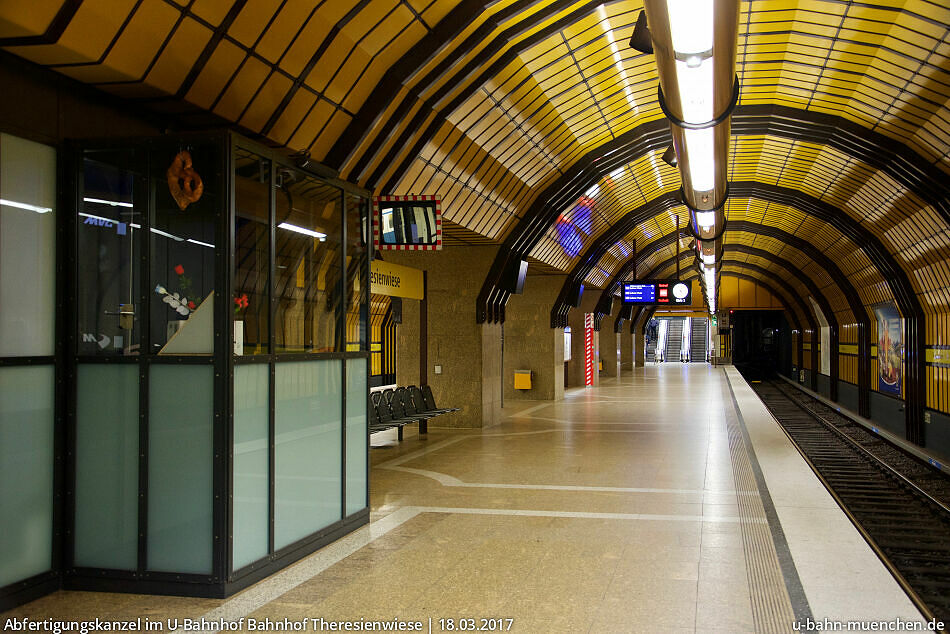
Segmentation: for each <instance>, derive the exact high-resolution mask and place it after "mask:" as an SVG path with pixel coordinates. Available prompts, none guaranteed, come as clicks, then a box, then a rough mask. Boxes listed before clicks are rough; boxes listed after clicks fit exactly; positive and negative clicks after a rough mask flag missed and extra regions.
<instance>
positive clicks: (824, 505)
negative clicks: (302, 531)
mask: <svg viewBox="0 0 950 634" xmlns="http://www.w3.org/2000/svg"><path fill="white" fill-rule="evenodd" d="M508 405H511V407H509V408H506V410H505V411H506V413H507V414H508V415H507V418H506V419H505V421H504V422H503V423H502V424H501V425H499V426H497V427H493V428H490V429H486V430H448V429H439V428H437V427H435V426H434V425H432V424H430V433H429V434H428V438H425V437H423V438H419V437H417V436H415V435H414V434H410V433H407V435H406V439H405V440H404V441H403V442H402V443H396V442H395V441H394V440H393V441H389V440H388V439H387V438H386V437H379V436H376V437H374V444H377V445H380V446H379V448H377V449H374V450H373V452H372V459H373V471H372V511H373V513H372V522H371V524H370V525H369V526H367V527H364V528H362V529H360V530H358V531H356V532H355V533H353V534H351V535H349V536H347V537H345V538H343V539H341V540H339V541H337V542H335V543H334V544H332V545H330V546H329V547H327V548H325V549H323V550H321V551H320V552H318V553H316V554H314V555H313V556H311V557H309V558H307V559H305V560H303V561H302V562H300V563H298V564H297V565H295V566H293V567H291V568H288V569H287V570H285V571H282V572H281V573H278V574H276V575H274V576H272V577H270V578H269V579H267V580H265V581H263V582H261V583H259V584H257V585H256V586H254V587H252V588H250V589H248V590H247V591H245V592H242V593H240V594H238V595H236V596H235V597H232V598H231V599H227V600H224V601H218V600H207V599H182V598H174V597H145V596H138V595H115V594H93V593H78V592H60V593H56V594H54V595H51V596H49V597H46V598H43V599H40V600H38V601H35V602H33V603H31V604H28V605H26V606H23V607H21V608H19V609H17V610H15V611H13V612H11V613H8V614H4V615H2V616H0V618H2V619H5V618H7V617H11V616H16V617H22V616H29V617H31V618H48V617H57V618H67V619H72V618H95V617H99V618H103V619H105V618H130V617H135V616H149V617H151V618H153V619H156V618H179V619H182V618H197V617H201V616H204V617H205V618H206V619H209V620H210V619H221V618H223V619H226V620H228V621H237V620H238V619H240V618H242V617H244V618H254V619H263V618H265V617H266V618H270V619H280V620H282V619H284V618H289V619H291V620H296V619H303V618H323V619H326V620H328V621H339V620H349V621H361V620H363V621H369V620H376V619H378V620H391V619H394V618H396V619H402V620H407V621H416V620H418V621H422V622H423V631H429V626H430V621H429V619H430V618H431V619H432V622H431V628H432V629H431V631H435V632H439V631H443V630H442V629H441V628H440V625H446V624H445V623H441V622H440V619H454V620H455V630H460V629H462V627H464V626H466V625H468V623H467V622H465V623H460V622H459V619H463V618H470V619H475V622H474V624H475V625H486V626H487V625H491V623H490V622H487V621H486V622H482V621H481V619H513V622H512V623H511V629H510V631H512V632H531V633H534V632H732V633H742V632H788V631H793V630H794V628H793V624H794V623H796V622H798V623H802V622H803V621H805V620H806V619H812V620H817V621H822V622H823V623H826V624H827V623H828V622H830V621H871V620H875V621H876V620H884V621H894V620H895V619H897V618H901V619H904V620H912V619H913V620H919V619H921V617H920V614H919V613H918V612H917V610H916V609H915V608H914V606H913V605H912V604H911V602H910V601H909V600H908V599H907V598H906V596H905V595H904V594H903V592H902V591H901V590H900V588H899V587H898V585H897V583H896V582H895V581H894V580H893V578H892V577H891V576H890V575H889V573H888V572H887V571H886V570H885V568H884V566H883V565H882V564H881V563H880V561H879V560H878V559H877V558H876V557H875V555H874V554H873V553H872V552H871V550H870V548H869V547H868V546H867V545H866V544H865V542H864V541H863V540H862V539H861V537H860V536H859V534H858V533H857V531H856V530H855V529H854V528H853V527H852V526H851V524H850V522H849V521H848V520H847V519H846V518H845V516H844V515H843V513H842V512H841V511H840V509H838V507H837V506H836V505H835V503H834V501H833V500H832V499H831V497H830V496H829V495H828V494H827V492H825V490H824V488H823V487H822V486H821V484H820V483H819V482H818V480H817V479H816V478H815V476H814V475H813V474H812V473H811V471H810V470H809V469H808V467H807V466H806V464H805V463H804V461H803V460H802V458H801V457H800V456H799V454H798V453H797V451H795V449H794V448H793V447H792V446H791V444H790V443H789V441H788V440H787V439H786V437H785V436H784V434H783V433H782V431H781V430H780V429H779V427H778V425H777V424H776V423H775V421H774V420H773V419H772V418H771V416H770V415H769V414H768V412H767V411H766V410H765V408H764V407H763V406H762V404H761V403H760V402H759V401H758V400H757V399H756V397H755V395H754V394H753V392H752V390H751V389H750V388H749V386H748V385H746V384H745V382H744V381H743V380H742V378H741V377H740V376H739V374H738V373H737V372H736V371H735V370H734V369H733V368H731V367H725V368H721V367H720V368H713V367H710V366H707V365H702V364H687V365H681V364H674V363H669V364H662V365H650V366H649V367H646V368H638V369H636V370H635V371H634V372H633V373H632V374H631V375H625V376H623V377H622V378H621V379H620V380H617V379H607V380H604V381H603V382H602V385H601V386H600V387H598V388H593V389H575V390H569V391H568V393H567V395H566V397H565V399H564V400H563V401H559V402H530V401H522V402H517V403H508ZM408 431H409V430H407V432H408ZM394 436H395V434H393V437H394ZM824 619H829V621H824ZM2 623H3V620H0V625H2ZM502 623H503V624H504V625H507V624H508V623H507V622H504V621H503V622H502ZM799 627H801V626H799ZM502 629H504V628H502Z"/></svg>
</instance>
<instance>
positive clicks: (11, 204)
mask: <svg viewBox="0 0 950 634" xmlns="http://www.w3.org/2000/svg"><path fill="white" fill-rule="evenodd" d="M0 205H3V206H4V207H14V208H15V209H26V210H27V211H35V212H36V213H38V214H48V213H49V212H51V211H53V208H52V207H40V206H39V205H31V204H29V203H20V202H17V201H15V200H4V199H3V198H0Z"/></svg>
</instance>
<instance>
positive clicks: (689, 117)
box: [676, 58, 715, 123]
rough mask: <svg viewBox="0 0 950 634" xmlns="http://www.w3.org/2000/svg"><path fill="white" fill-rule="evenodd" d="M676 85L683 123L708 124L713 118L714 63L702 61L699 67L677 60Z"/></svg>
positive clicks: (707, 60)
mask: <svg viewBox="0 0 950 634" xmlns="http://www.w3.org/2000/svg"><path fill="white" fill-rule="evenodd" d="M676 83H677V85H678V86H679V91H680V109H681V112H682V114H681V117H682V119H683V121H685V122H687V123H707V122H709V121H712V119H713V117H714V116H715V115H714V114H713V92H714V89H713V61H712V58H708V59H705V60H701V61H700V62H699V64H698V66H695V67H694V66H690V65H689V64H688V63H687V62H683V61H680V60H676Z"/></svg>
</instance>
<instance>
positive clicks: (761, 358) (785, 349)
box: [730, 310, 792, 377]
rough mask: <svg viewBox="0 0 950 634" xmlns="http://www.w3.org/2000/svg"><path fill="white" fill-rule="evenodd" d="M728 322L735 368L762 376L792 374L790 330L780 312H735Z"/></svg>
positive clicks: (783, 315)
mask: <svg viewBox="0 0 950 634" xmlns="http://www.w3.org/2000/svg"><path fill="white" fill-rule="evenodd" d="M730 321H731V324H732V355H733V363H734V364H735V365H736V366H742V368H743V370H744V371H747V372H750V373H751V374H755V375H757V376H761V377H770V376H774V375H775V374H776V373H778V372H781V373H782V374H784V375H785V376H791V375H792V330H791V327H790V326H789V324H788V322H787V321H786V319H785V314H784V313H783V312H782V311H777V310H741V311H740V310H737V311H735V312H733V313H732V315H731V316H730ZM751 374H750V376H751Z"/></svg>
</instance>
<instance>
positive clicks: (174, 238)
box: [152, 229, 185, 242]
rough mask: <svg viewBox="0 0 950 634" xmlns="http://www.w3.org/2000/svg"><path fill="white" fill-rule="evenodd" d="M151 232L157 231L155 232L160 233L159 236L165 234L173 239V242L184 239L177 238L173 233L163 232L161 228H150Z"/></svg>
mask: <svg viewBox="0 0 950 634" xmlns="http://www.w3.org/2000/svg"><path fill="white" fill-rule="evenodd" d="M152 233H157V234H158V235H160V236H165V237H166V238H171V239H172V240H174V241H175V242H184V241H185V239H184V238H179V237H178V236H173V235H172V234H170V233H165V232H164V231H162V230H161V229H152Z"/></svg>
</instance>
